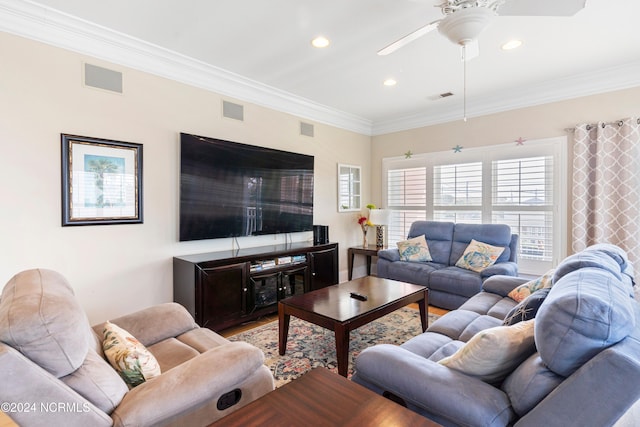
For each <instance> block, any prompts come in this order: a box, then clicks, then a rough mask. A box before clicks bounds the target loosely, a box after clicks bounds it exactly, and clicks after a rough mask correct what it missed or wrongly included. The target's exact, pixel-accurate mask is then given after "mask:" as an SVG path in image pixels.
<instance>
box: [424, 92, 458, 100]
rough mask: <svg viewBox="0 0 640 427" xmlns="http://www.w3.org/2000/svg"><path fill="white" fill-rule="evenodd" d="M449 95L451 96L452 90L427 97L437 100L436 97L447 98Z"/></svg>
mask: <svg viewBox="0 0 640 427" xmlns="http://www.w3.org/2000/svg"><path fill="white" fill-rule="evenodd" d="M450 96H453V92H444V93H439V94H437V95H431V96H429V97H428V99H429V100H430V101H437V100H438V99H442V98H448V97H450Z"/></svg>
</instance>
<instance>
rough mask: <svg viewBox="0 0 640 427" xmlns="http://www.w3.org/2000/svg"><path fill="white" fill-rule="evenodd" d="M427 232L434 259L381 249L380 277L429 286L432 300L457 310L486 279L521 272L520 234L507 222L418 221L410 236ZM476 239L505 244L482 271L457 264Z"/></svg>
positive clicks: (478, 290) (494, 243)
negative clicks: (403, 258) (402, 257)
mask: <svg viewBox="0 0 640 427" xmlns="http://www.w3.org/2000/svg"><path fill="white" fill-rule="evenodd" d="M421 235H424V236H425V237H426V240H427V245H428V247H429V252H430V253H431V257H432V258H433V261H431V262H413V261H401V260H400V253H399V251H398V249H396V248H389V249H385V250H382V251H379V252H378V263H377V268H378V273H377V275H378V277H383V278H386V279H394V280H399V281H401V282H408V283H414V284H416V285H424V286H427V287H429V304H430V305H434V306H436V307H442V308H446V309H448V310H453V309H456V308H458V307H460V305H462V304H463V303H464V302H465V301H467V300H468V299H469V298H470V297H472V296H473V295H475V294H477V293H478V292H480V290H481V289H482V282H484V280H485V279H486V278H488V277H490V276H494V275H497V274H500V275H507V276H517V275H518V264H517V254H518V235H517V234H511V228H510V227H509V226H508V225H505V224H460V223H458V224H454V223H453V222H440V221H416V222H414V223H413V224H411V228H410V229H409V234H408V236H407V238H409V239H410V238H414V237H418V236H421ZM472 239H475V240H477V241H480V242H483V243H488V244H489V245H492V246H499V247H503V248H504V251H503V252H502V254H501V255H500V257H499V258H498V260H497V261H496V263H495V264H494V265H492V266H490V267H488V268H486V269H485V270H483V271H482V272H481V273H476V272H475V271H471V270H467V269H463V268H459V267H456V266H455V264H456V262H457V261H458V260H459V259H460V257H461V256H462V254H463V253H464V251H465V249H466V248H467V246H468V245H469V243H470V242H471V240H472Z"/></svg>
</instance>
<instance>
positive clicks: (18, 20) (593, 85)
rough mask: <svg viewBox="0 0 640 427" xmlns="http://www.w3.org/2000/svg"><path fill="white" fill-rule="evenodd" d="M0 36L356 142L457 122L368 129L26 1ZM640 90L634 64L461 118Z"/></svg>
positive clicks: (512, 96) (7, 2)
mask: <svg viewBox="0 0 640 427" xmlns="http://www.w3.org/2000/svg"><path fill="white" fill-rule="evenodd" d="M0 31H3V32H7V33H11V34H15V35H18V36H21V37H25V38H28V39H32V40H36V41H39V42H42V43H45V44H49V45H52V46H56V47H60V48H63V49H67V50H70V51H73V52H77V53H80V54H83V55H87V56H91V57H94V58H98V59H101V60H104V61H108V62H111V63H114V64H118V65H122V66H126V67H130V68H133V69H136V70H139V71H143V72H146V73H149V74H153V75H157V76H160V77H164V78H167V79H170V80H174V81H178V82H181V83H184V84H188V85H191V86H195V87H199V88H201V89H205V90H209V91H211V92H215V93H218V94H220V95H222V96H228V97H231V98H234V99H237V100H240V101H245V102H250V103H253V104H256V105H260V106H263V107H267V108H270V109H273V110H276V111H280V112H283V113H287V114H291V115H293V116H296V117H300V118H303V119H306V120H311V121H314V122H317V123H324V124H327V125H330V126H334V127H337V128H340V129H345V130H348V131H352V132H356V133H359V134H363V135H369V136H372V135H383V134H388V133H393V132H400V131H405V130H409V129H415V128H420V127H425V126H432V125H436V124H442V123H447V122H452V121H456V120H461V119H462V112H461V108H462V107H461V106H460V105H458V104H459V103H452V104H451V105H450V106H447V107H446V108H443V106H442V104H440V105H437V106H434V107H431V108H425V109H423V110H422V111H420V112H417V113H412V114H408V115H404V116H402V117H395V118H389V119H383V120H378V121H376V122H373V121H372V120H368V119H365V118H362V117H359V116H356V115H354V114H351V113H347V112H344V111H339V110H336V109H334V108H330V107H328V106H325V105H321V104H318V103H316V102H313V101H311V100H309V99H306V98H302V97H299V96H297V95H294V94H291V93H289V92H285V91H283V90H280V89H277V88H274V87H271V86H268V85H265V84H262V83H260V82H257V81H255V80H251V79H248V78H246V77H243V76H241V75H239V74H235V73H232V72H229V71H227V70H224V69H222V68H219V67H215V66H212V65H210V64H207V63H204V62H202V61H198V60H195V59H193V58H190V57H187V56H184V55H181V54H178V53H176V52H173V51H170V50H168V49H164V48H161V47H159V46H156V45H153V44H150V43H147V42H145V41H143V40H140V39H136V38H134V37H130V36H127V35H125V34H122V33H119V32H117V31H114V30H111V29H109V28H105V27H102V26H99V25H96V24H93V23H91V22H88V21H85V20H82V19H79V18H77V17H74V16H71V15H68V14H65V13H62V12H59V11H57V10H55V9H51V8H48V7H45V6H42V5H40V4H36V3H33V2H31V1H29V0H0ZM636 86H640V61H636V62H631V63H628V64H625V65H622V66H617V67H611V68H606V69H602V70H599V71H596V72H589V73H584V74H580V75H574V76H571V77H567V78H563V79H556V80H551V81H547V82H543V83H540V84H538V85H527V86H526V87H522V88H512V89H509V90H503V91H500V92H498V93H493V94H491V95H489V96H486V97H479V98H477V99H474V100H469V102H468V107H467V117H469V118H473V117H479V116H483V115H487V114H494V113H500V112H504V111H509V110H514V109H519V108H525V107H531V106H535V105H541V104H545V103H550V102H558V101H563V100H567V99H572V98H578V97H583V96H588V95H595V94H598V93H604V92H611V91H615V90H622V89H628V88H631V87H636Z"/></svg>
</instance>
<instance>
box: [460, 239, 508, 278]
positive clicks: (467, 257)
mask: <svg viewBox="0 0 640 427" xmlns="http://www.w3.org/2000/svg"><path fill="white" fill-rule="evenodd" d="M502 252H504V248H501V247H498V246H491V245H490V244H488V243H483V242H478V241H477V240H473V239H472V240H471V243H469V246H467V249H465V250H464V253H463V254H462V256H461V257H460V259H459V260H458V262H456V267H460V268H464V269H467V270H471V271H475V272H476V273H480V272H481V271H482V270H484V269H485V268H487V267H489V266H491V265H493V264H494V263H495V262H496V261H497V260H498V257H499V256H500V254H502Z"/></svg>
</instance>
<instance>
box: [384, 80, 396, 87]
mask: <svg viewBox="0 0 640 427" xmlns="http://www.w3.org/2000/svg"><path fill="white" fill-rule="evenodd" d="M397 83H398V82H397V81H395V80H394V79H387V80H385V81H384V83H383V84H384V85H385V86H395V85H396V84H397Z"/></svg>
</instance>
